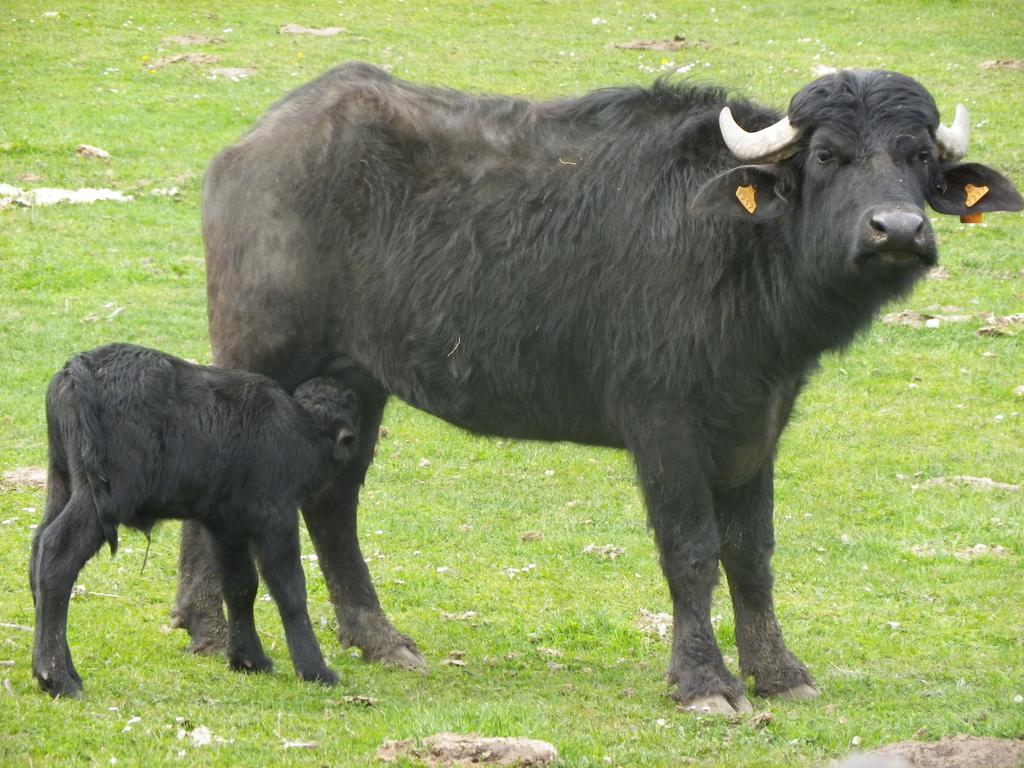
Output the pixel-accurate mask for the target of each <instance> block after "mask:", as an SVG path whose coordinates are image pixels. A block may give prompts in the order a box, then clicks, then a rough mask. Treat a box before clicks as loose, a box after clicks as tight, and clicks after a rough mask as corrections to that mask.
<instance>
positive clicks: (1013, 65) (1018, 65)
mask: <svg viewBox="0 0 1024 768" xmlns="http://www.w3.org/2000/svg"><path fill="white" fill-rule="evenodd" d="M978 66H979V67H981V68H982V69H1024V61H1021V60H1020V59H989V60H988V61H983V62H981V64H979V65H978Z"/></svg>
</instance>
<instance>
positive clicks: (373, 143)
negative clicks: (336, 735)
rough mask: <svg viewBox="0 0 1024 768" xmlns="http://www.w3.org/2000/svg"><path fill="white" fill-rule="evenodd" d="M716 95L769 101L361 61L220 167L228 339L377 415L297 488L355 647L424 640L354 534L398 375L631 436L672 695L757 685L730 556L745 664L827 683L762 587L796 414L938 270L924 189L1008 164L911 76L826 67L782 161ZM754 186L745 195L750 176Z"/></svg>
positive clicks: (584, 431) (544, 434)
mask: <svg viewBox="0 0 1024 768" xmlns="http://www.w3.org/2000/svg"><path fill="white" fill-rule="evenodd" d="M727 104H728V105H729V106H730V107H731V109H732V111H733V114H734V115H735V117H736V120H737V121H738V122H739V124H740V125H742V126H744V127H745V128H746V129H747V130H756V129H759V128H762V127H765V126H767V125H769V124H771V123H773V122H775V121H776V120H777V119H778V118H779V115H778V114H777V113H776V112H774V111H772V110H769V109H765V108H764V107H760V106H757V105H755V104H752V103H750V102H747V101H743V100H740V99H734V98H729V97H728V95H727V94H726V92H725V91H723V90H721V89H718V88H709V87H702V86H693V85H678V84H671V83H667V82H659V83H656V84H655V85H654V86H653V87H651V88H648V89H643V88H635V87H631V88H610V89H605V90H600V91H597V92H594V93H591V94H588V95H586V96H583V97H580V98H575V99H566V100H560V101H551V102H530V101H525V100H520V99H510V98H501V97H477V96H470V95H466V94H463V93H459V92H456V91H451V90H442V89H437V88H426V87H421V86H416V85H412V84H409V83H406V82H403V81H401V80H398V79H395V78H393V77H391V76H389V75H387V74H385V73H383V72H381V71H380V70H377V69H374V68H372V67H369V66H366V65H362V64H348V65H344V66H341V67H339V68H337V69H334V70H332V71H330V72H328V73H327V74H325V75H323V76H322V77H321V78H319V79H318V80H316V81H314V82H312V83H310V84H308V85H306V86H304V87H302V88H300V89H298V90H297V91H295V92H294V93H292V94H290V95H289V96H288V97H286V98H285V99H284V100H283V101H281V102H280V103H278V104H277V105H275V106H274V107H273V108H271V110H270V111H269V112H268V113H267V114H266V115H265V116H264V117H263V118H262V119H261V120H260V122H259V123H258V124H257V126H256V127H255V128H254V129H253V130H252V131H251V132H250V133H249V134H248V135H247V136H245V137H244V138H242V139H241V140H240V141H239V142H238V143H237V144H235V145H234V146H232V147H230V148H229V149H227V150H225V151H224V152H223V153H221V155H219V156H218V157H217V158H216V159H215V160H214V162H213V164H212V165H211V167H210V170H209V172H208V174H207V177H206V183H205V202H204V238H205V243H206V250H207V270H208V290H209V317H210V332H211V338H212V341H213V348H214V353H215V357H216V359H217V361H218V362H219V363H221V364H224V365H229V366H232V367H239V368H246V369H250V370H257V371H260V372H262V373H265V374H267V375H270V376H272V377H273V378H275V379H277V380H279V381H281V382H282V384H283V385H284V386H285V387H287V388H291V387H294V386H296V385H298V384H299V383H300V382H302V381H304V380H305V379H307V378H309V377H311V376H317V375H321V374H330V375H338V376H341V377H343V378H344V379H345V380H346V382H347V383H348V384H349V385H350V386H352V388H353V389H354V390H355V391H356V392H357V393H358V394H359V397H360V400H361V402H362V403H363V405H364V407H365V409H366V411H365V421H366V425H367V428H366V429H364V430H363V431H362V432H361V439H360V443H359V446H358V448H357V451H356V453H357V460H356V461H354V462H353V463H352V465H351V466H350V467H348V468H346V469H345V470H342V471H340V472H338V473H337V475H336V477H335V478H334V482H333V484H332V485H331V486H330V487H329V488H326V489H324V490H323V491H322V492H321V493H320V494H318V496H317V498H316V499H315V500H312V501H311V503H309V504H307V505H305V506H304V510H303V511H304V514H305V516H306V520H307V523H308V525H309V529H310V532H311V534H312V535H313V539H314V541H315V542H316V544H317V549H318V551H319V553H320V558H321V565H322V566H323V569H324V572H325V574H326V576H327V581H328V585H329V586H330V589H331V593H332V599H333V600H334V603H335V607H336V610H337V612H338V617H339V626H340V630H339V633H340V636H341V639H342V641H343V642H344V643H346V644H349V643H351V644H355V645H358V646H360V647H361V648H362V649H363V651H364V654H365V655H366V656H367V657H371V658H382V659H387V660H391V661H397V662H399V663H409V664H416V663H419V662H420V659H419V656H418V653H417V651H416V648H415V646H414V645H413V644H412V642H411V641H410V640H408V638H405V637H403V636H402V635H401V634H399V633H398V632H396V631H395V630H394V628H393V627H392V626H391V625H390V623H389V622H388V621H387V619H386V618H385V617H384V614H383V613H382V611H381V609H380V605H379V603H378V601H377V597H376V594H375V592H374V590H373V586H372V584H371V583H370V580H369V575H368V573H367V571H366V567H365V564H364V563H363V560H362V556H361V554H360V551H359V545H358V541H357V538H356V533H355V509H356V504H357V495H358V488H359V485H360V483H361V482H362V480H363V477H364V475H365V470H366V467H367V466H368V465H369V463H370V461H371V458H372V454H373V446H374V440H375V437H376V433H377V430H376V424H377V423H378V421H379V417H380V412H381V409H382V408H383V406H384V403H385V401H386V399H387V396H388V395H390V394H394V395H397V396H399V397H401V398H402V399H404V400H406V401H407V402H409V403H411V404H413V405H415V406H417V407H419V408H422V409H423V410H425V411H428V412H430V413H432V414H435V415H437V416H439V417H441V418H443V419H445V420H447V421H449V422H451V423H453V424H457V425H459V426H462V427H464V428H466V429H468V430H471V431H473V432H478V433H484V434H500V435H509V436H514V437H520V438H529V439H542V440H571V441H576V442H582V443H591V444H599V445H608V446H618V447H624V448H627V449H628V450H629V451H631V453H632V454H633V456H634V457H635V460H636V464H637V470H638V475H639V478H640V482H641V484H642V486H643V490H644V494H645V496H646V500H647V506H648V514H649V520H650V524H651V527H652V528H653V530H654V534H655V537H656V540H657V543H658V546H659V549H660V551H661V555H662V566H663V569H664V572H665V575H666V577H667V579H668V582H669V587H670V590H671V593H672V598H673V603H674V606H675V643H674V645H673V652H672V662H671V667H670V672H671V674H672V676H673V677H674V678H675V679H676V680H677V681H678V690H677V695H678V696H679V698H680V699H682V700H683V701H684V702H690V701H694V700H703V699H704V698H705V697H715V696H723V697H725V698H726V699H728V700H729V701H731V702H733V703H734V704H735V705H737V706H738V705H740V704H742V693H743V688H742V685H741V684H740V683H739V681H738V680H736V679H735V678H734V677H732V675H730V674H729V672H728V671H727V670H726V668H725V665H724V663H723V662H722V657H721V655H720V653H719V650H718V647H717V645H716V643H715V639H714V636H713V633H712V631H711V624H710V600H711V590H712V587H713V586H714V584H715V581H716V578H717V568H718V563H719V562H721V563H722V564H723V566H724V568H725V571H726V575H727V576H728V578H729V583H730V589H731V591H732V597H733V603H734V607H735V609H736V616H737V631H736V635H737V643H738V645H739V652H740V666H741V669H742V670H743V672H744V673H750V674H753V675H754V676H755V678H756V681H757V690H758V692H760V693H764V694H785V693H788V692H792V691H794V690H795V691H802V692H804V693H806V692H807V691H808V690H810V688H809V685H810V676H809V675H808V673H807V671H806V670H805V669H804V667H803V666H802V665H801V664H800V662H799V661H797V660H796V659H795V658H794V657H793V656H792V655H791V654H790V653H789V651H788V650H787V649H786V648H785V645H784V644H783V641H782V635H781V631H780V630H779V628H778V624H777V623H776V621H775V617H774V613H773V607H772V597H771V584H772V576H771V571H770V567H769V560H770V557H771V553H772V548H773V534H772V472H773V462H774V454H775V447H776V444H777V442H778V438H779V435H780V433H781V432H782V429H783V428H784V427H785V424H786V422H787V420H788V418H789V415H790V412H791V409H792V407H793V403H794V400H795V398H796V396H797V394H798V393H799V391H800V389H801V387H802V386H803V384H804V382H805V380H806V377H807V375H808V374H809V373H810V372H811V371H812V369H813V368H814V367H815V365H816V362H817V360H818V358H819V356H820V355H821V354H822V353H823V352H824V351H825V350H828V349H835V348H842V347H845V346H846V345H848V344H850V343H851V341H852V340H853V339H854V337H855V335H856V333H857V332H858V331H859V330H860V329H862V328H864V327H865V326H866V325H867V324H868V323H869V322H870V320H871V318H872V317H873V316H874V314H875V312H876V311H877V310H878V308H879V307H880V306H881V305H882V304H883V303H884V302H886V301H888V300H891V299H892V298H893V297H895V296H898V295H900V294H901V293H904V292H906V291H907V290H909V289H910V288H911V286H912V285H913V283H914V282H915V280H917V279H918V278H920V277H921V275H923V274H924V272H925V270H926V268H927V267H928V266H930V265H931V264H934V263H935V260H936V251H935V243H934V237H933V235H932V231H931V227H930V225H929V223H928V220H927V217H926V216H925V215H924V212H923V206H924V204H925V201H926V200H928V201H931V202H932V203H933V205H936V206H937V207H938V206H940V205H943V206H946V207H947V208H949V209H950V210H949V211H948V212H955V211H954V210H953V209H955V208H956V207H957V206H959V207H960V208H963V202H962V197H963V183H964V182H965V180H966V179H967V177H970V178H971V179H974V180H975V183H979V182H981V183H989V184H990V186H992V187H993V189H995V188H996V187H997V186H998V185H1002V186H999V190H1002V191H996V192H993V193H992V197H991V199H987V201H986V203H985V204H986V205H991V206H992V207H991V208H989V209H990V210H997V209H1000V208H1003V209H1005V208H1013V207H1014V206H1017V205H1019V204H1020V198H1019V196H1018V195H1017V194H1016V192H1015V191H1014V190H1013V188H1012V185H1009V183H1008V182H1006V181H1005V179H1003V178H1002V177H1001V176H999V174H997V173H995V172H994V171H991V170H990V169H987V168H985V167H984V166H967V165H963V166H956V167H955V168H950V167H948V166H947V165H946V164H945V163H942V162H940V161H939V159H938V154H937V148H936V144H935V138H934V137H935V130H936V127H937V124H938V112H937V110H936V108H935V104H934V102H933V100H932V98H931V96H930V95H929V94H928V93H927V92H926V91H925V90H924V89H923V88H922V87H921V86H920V85H919V84H918V83H916V82H915V81H913V80H911V79H910V78H907V77H905V76H902V75H898V74H895V73H887V72H843V73H840V74H837V75H833V76H830V77H827V78H823V79H821V80H818V81H816V82H814V83H812V84H811V85H809V86H808V87H807V88H805V89H804V90H803V91H801V92H800V93H799V94H797V96H796V97H795V98H794V99H793V104H792V106H791V110H790V114H791V117H792V119H793V121H794V122H795V123H796V124H797V125H798V126H799V127H801V128H802V129H803V133H802V136H801V138H800V141H799V142H798V143H797V145H796V146H795V148H794V149H795V153H794V154H792V155H791V156H790V157H789V158H788V159H786V160H784V161H780V162H768V163H763V164H758V165H746V166H739V164H738V163H737V162H736V160H735V159H734V158H733V157H732V155H731V154H730V152H729V151H728V150H727V149H726V147H725V146H724V144H723V141H722V139H721V136H720V133H719V128H718V115H719V112H720V111H721V109H722V107H724V106H726V105H727ZM965 169H966V170H965ZM951 174H960V175H959V176H956V183H957V184H959V187H956V188H955V189H953V188H951V185H950V184H949V183H947V180H948V179H949V178H952V176H951ZM747 184H753V185H755V186H756V187H757V190H756V192H757V200H758V209H757V211H756V213H755V214H754V215H751V214H748V213H747V212H746V211H745V210H744V209H743V208H741V207H740V205H739V203H738V202H737V200H736V198H735V196H734V195H735V190H736V187H737V186H740V185H747ZM954 193H955V194H954ZM958 196H959V197H958ZM185 557H186V555H185V554H184V553H183V558H185ZM187 557H188V558H191V559H193V560H190V561H189V562H192V566H195V567H198V566H196V565H195V564H196V563H202V562H203V560H204V556H203V555H202V553H199V554H196V553H192V554H189V555H188V556H187ZM185 562H186V560H183V563H185ZM190 572H194V570H192V571H190ZM211 599H212V598H211V597H210V585H209V583H206V584H205V585H204V583H203V581H202V580H201V579H195V578H192V577H191V576H190V575H189V573H186V574H183V577H182V587H181V590H180V591H179V597H178V604H177V608H176V615H177V616H178V617H179V620H180V621H181V623H183V624H186V625H188V626H189V627H190V628H191V627H196V628H198V629H197V630H196V631H197V632H198V633H199V634H200V639H202V637H203V636H204V633H208V632H214V631H215V630H216V625H217V622H216V617H215V616H214V615H213V614H212V613H210V612H209V611H204V609H203V607H202V606H203V605H208V604H209V603H210V601H211ZM805 686H806V687H805Z"/></svg>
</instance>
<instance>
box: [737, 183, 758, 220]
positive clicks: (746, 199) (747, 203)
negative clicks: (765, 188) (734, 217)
mask: <svg viewBox="0 0 1024 768" xmlns="http://www.w3.org/2000/svg"><path fill="white" fill-rule="evenodd" d="M756 192H757V188H756V187H754V185H753V184H751V185H750V186H749V187H736V199H737V200H739V201H740V205H742V206H743V207H744V208H746V210H747V213H749V214H750V215H751V216H753V215H754V211H756V210H757V199H756V197H755V195H756Z"/></svg>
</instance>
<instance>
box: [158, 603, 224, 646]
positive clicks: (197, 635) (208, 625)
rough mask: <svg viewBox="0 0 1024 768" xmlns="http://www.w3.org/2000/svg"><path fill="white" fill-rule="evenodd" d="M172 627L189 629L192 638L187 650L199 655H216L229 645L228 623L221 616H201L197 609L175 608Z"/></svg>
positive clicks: (172, 615) (172, 614)
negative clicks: (185, 610)
mask: <svg viewBox="0 0 1024 768" xmlns="http://www.w3.org/2000/svg"><path fill="white" fill-rule="evenodd" d="M186 614H188V615H186ZM171 628H172V629H186V630H188V633H189V635H190V637H191V638H192V639H191V640H190V641H189V644H188V646H186V648H185V650H186V651H188V652H189V653H194V654H196V655H197V656H216V655H217V654H219V653H223V652H224V649H225V648H226V647H227V642H228V625H227V623H226V622H225V621H224V619H222V618H220V617H219V616H212V617H202V618H201V617H200V616H199V615H198V612H196V611H189V612H182V611H178V610H175V611H174V612H172V613H171Z"/></svg>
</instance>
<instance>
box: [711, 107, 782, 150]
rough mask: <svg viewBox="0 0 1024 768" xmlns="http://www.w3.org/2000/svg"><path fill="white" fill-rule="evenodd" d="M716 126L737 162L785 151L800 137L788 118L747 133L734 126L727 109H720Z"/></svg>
mask: <svg viewBox="0 0 1024 768" xmlns="http://www.w3.org/2000/svg"><path fill="white" fill-rule="evenodd" d="M718 125H719V127H720V128H721V129H722V138H723V139H725V145H726V146H727V147H729V150H730V151H731V152H732V153H733V154H734V155H735V156H736V159H737V160H757V159H758V158H763V157H768V156H770V155H774V154H776V153H778V152H781V151H782V150H784V149H786V147H788V146H789V145H791V144H792V143H793V142H795V141H796V140H797V138H798V137H799V136H800V131H799V129H797V128H794V127H793V124H792V123H790V122H789V118H788V117H784V118H782V119H781V120H779V122H777V123H775V125H769V126H768V127H767V128H762V129H761V130H760V131H756V132H754V133H748V132H747V131H745V130H743V129H742V128H740V127H739V126H738V125H737V124H736V121H735V120H734V119H733V116H732V110H730V109H729V108H728V107H725V108H724V109H722V112H721V114H719V116H718Z"/></svg>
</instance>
